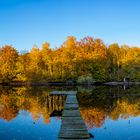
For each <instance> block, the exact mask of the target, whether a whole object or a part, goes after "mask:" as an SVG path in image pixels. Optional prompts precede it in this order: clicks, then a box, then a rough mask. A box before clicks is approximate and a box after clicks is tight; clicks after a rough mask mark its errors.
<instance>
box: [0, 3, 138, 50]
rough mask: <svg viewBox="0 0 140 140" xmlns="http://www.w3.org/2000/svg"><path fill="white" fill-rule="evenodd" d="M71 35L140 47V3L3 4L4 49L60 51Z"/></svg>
mask: <svg viewBox="0 0 140 140" xmlns="http://www.w3.org/2000/svg"><path fill="white" fill-rule="evenodd" d="M70 35H73V36H76V37H77V39H80V38H83V37H85V36H92V37H94V38H101V39H102V40H103V41H104V42H105V44H111V43H113V42H118V43H119V44H128V45H135V46H136V45H137V46H140V0H0V46H3V45H6V44H9V45H12V46H13V47H15V48H16V49H17V50H19V51H21V50H25V49H26V50H30V48H31V47H32V46H33V45H34V44H36V45H38V46H39V47H40V46H41V44H42V43H43V42H46V41H47V42H49V43H50V44H51V47H54V46H57V47H59V46H60V44H62V43H63V41H64V40H65V39H66V38H67V36H70Z"/></svg>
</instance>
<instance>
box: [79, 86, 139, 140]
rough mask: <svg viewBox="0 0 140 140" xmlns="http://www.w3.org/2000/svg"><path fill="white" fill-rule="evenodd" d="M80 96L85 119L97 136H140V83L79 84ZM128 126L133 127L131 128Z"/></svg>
mask: <svg viewBox="0 0 140 140" xmlns="http://www.w3.org/2000/svg"><path fill="white" fill-rule="evenodd" d="M78 100H79V105H80V111H81V114H82V116H83V119H84V121H85V123H86V125H87V127H88V129H89V131H90V132H92V134H93V135H96V136H95V139H96V138H97V140H98V139H122V140H123V139H134V140H135V139H136V140H137V139H140V134H139V133H138V131H139V129H140V127H139V123H140V87H131V88H128V89H125V90H124V89H123V87H94V88H92V90H91V89H87V90H85V89H83V90H82V88H80V89H79V93H78ZM128 125H129V126H128ZM130 126H131V127H130ZM118 127H119V128H118ZM137 127H139V129H137ZM122 128H123V129H122ZM128 128H129V129H131V128H132V129H133V130H129V131H131V132H129V131H128V130H127V129H128ZM107 129H108V130H107ZM109 129H111V130H109ZM120 129H121V132H122V133H123V134H121V132H120ZM126 130H127V131H126ZM98 131H99V132H98ZM135 133H137V135H136V134H135ZM134 134H135V136H134ZM124 135H125V137H124Z"/></svg>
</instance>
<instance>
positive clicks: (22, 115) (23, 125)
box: [0, 86, 140, 140]
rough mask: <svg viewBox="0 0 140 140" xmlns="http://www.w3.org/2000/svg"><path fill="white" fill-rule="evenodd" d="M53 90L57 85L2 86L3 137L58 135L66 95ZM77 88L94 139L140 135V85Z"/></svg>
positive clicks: (10, 139)
mask: <svg viewBox="0 0 140 140" xmlns="http://www.w3.org/2000/svg"><path fill="white" fill-rule="evenodd" d="M52 90H57V89H54V87H53V88H52V89H50V88H40V87H39V88H32V87H28V88H27V87H20V88H16V87H15V88H11V87H4V88H2V87H0V140H13V139H15V140H24V139H30V140H40V139H42V140H44V139H47V140H52V139H54V140H55V139H57V136H58V132H59V129H60V125H61V115H62V110H63V108H64V103H65V99H66V97H65V96H62V95H61V96H60V95H57V96H56V95H55V96H53V95H50V94H49V92H50V91H52ZM59 90H60V89H59ZM61 90H63V88H62V89H61ZM64 90H66V89H64ZM70 90H71V89H70ZM77 90H78V95H77V97H78V101H79V105H80V111H81V114H82V117H83V119H84V121H85V123H86V125H87V128H88V130H89V132H90V133H91V134H93V135H94V136H95V138H94V139H96V140H100V139H101V140H103V139H104V140H106V139H107V140H113V139H114V140H115V139H117V140H118V139H120V140H124V139H125V140H127V139H128V140H139V139H140V134H139V129H140V87H131V88H130V87H129V88H128V87H127V88H126V89H125V90H124V88H123V87H104V86H99V87H92V88H87V87H86V88H83V87H78V88H77ZM120 128H121V131H120ZM7 133H8V134H9V135H7Z"/></svg>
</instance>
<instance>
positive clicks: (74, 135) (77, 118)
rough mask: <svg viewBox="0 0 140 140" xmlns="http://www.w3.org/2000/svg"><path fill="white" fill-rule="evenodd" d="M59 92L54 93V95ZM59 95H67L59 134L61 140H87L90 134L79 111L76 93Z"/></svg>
mask: <svg viewBox="0 0 140 140" xmlns="http://www.w3.org/2000/svg"><path fill="white" fill-rule="evenodd" d="M55 93H57V92H54V94H55ZM57 94H65V95H67V98H66V103H65V107H64V111H63V115H62V124H61V129H60V132H59V136H58V139H59V140H66V139H69V140H87V139H89V137H90V136H89V134H88V131H87V128H86V126H85V123H84V121H83V119H82V117H81V114H80V111H79V105H78V101H77V97H76V92H74V91H72V92H63V93H57Z"/></svg>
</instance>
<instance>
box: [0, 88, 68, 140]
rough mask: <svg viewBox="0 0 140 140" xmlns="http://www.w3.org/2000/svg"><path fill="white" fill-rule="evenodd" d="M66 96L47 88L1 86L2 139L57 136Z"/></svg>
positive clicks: (0, 120) (0, 139) (0, 117)
mask: <svg viewBox="0 0 140 140" xmlns="http://www.w3.org/2000/svg"><path fill="white" fill-rule="evenodd" d="M65 98H66V97H65V96H64V95H55V96H53V95H50V94H49V91H48V90H46V89H40V90H39V89H33V88H31V87H30V88H26V87H20V88H9V87H5V88H1V89H0V140H12V139H15V140H21V139H26V138H28V139H29V138H30V139H31V140H32V139H57V135H58V132H59V129H60V125H61V120H60V117H61V115H62V111H63V108H64V103H65ZM44 124H47V125H44ZM35 126H36V127H35ZM28 129H29V130H30V131H31V132H30V131H29V130H28ZM7 132H9V136H7ZM29 132H30V136H29ZM32 132H33V133H35V134H34V135H32Z"/></svg>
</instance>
